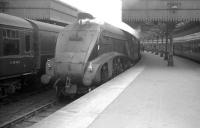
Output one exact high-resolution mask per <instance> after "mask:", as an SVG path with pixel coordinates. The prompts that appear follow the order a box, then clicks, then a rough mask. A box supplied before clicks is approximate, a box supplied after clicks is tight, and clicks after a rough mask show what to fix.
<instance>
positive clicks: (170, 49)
mask: <svg viewBox="0 0 200 128" xmlns="http://www.w3.org/2000/svg"><path fill="white" fill-rule="evenodd" d="M169 40H170V41H169V55H168V66H174V59H173V37H172V35H171V34H170V36H169Z"/></svg>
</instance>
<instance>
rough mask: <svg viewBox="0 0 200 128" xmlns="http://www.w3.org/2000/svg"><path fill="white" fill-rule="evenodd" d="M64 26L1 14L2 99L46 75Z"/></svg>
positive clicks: (0, 60) (0, 76)
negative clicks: (30, 78)
mask: <svg viewBox="0 0 200 128" xmlns="http://www.w3.org/2000/svg"><path fill="white" fill-rule="evenodd" d="M62 28H63V27H60V26H56V25H50V24H47V23H42V22H38V21H33V20H28V19H22V18H19V17H16V16H11V15H7V14H3V13H0V97H2V96H5V95H7V94H8V93H13V92H15V90H16V89H17V88H21V86H22V84H23V82H24V80H25V79H26V78H27V76H29V75H31V74H37V73H43V72H44V71H45V63H46V60H47V58H52V57H53V55H54V49H55V45H56V39H57V35H58V33H59V31H60V30H61V29H62Z"/></svg>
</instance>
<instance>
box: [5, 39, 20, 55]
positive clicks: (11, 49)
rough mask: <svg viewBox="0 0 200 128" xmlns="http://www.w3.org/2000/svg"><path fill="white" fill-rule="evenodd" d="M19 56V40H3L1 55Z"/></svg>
mask: <svg viewBox="0 0 200 128" xmlns="http://www.w3.org/2000/svg"><path fill="white" fill-rule="evenodd" d="M18 54H19V40H17V39H4V41H3V55H5V56H7V55H18Z"/></svg>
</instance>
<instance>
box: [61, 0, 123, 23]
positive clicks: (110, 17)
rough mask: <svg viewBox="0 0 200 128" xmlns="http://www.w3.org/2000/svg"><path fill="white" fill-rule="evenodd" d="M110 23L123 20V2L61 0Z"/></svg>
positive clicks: (118, 0) (116, 0) (111, 0)
mask: <svg viewBox="0 0 200 128" xmlns="http://www.w3.org/2000/svg"><path fill="white" fill-rule="evenodd" d="M60 1H62V2H64V3H67V4H69V5H71V6H74V7H76V8H77V9H79V10H81V11H84V12H88V13H90V14H92V15H93V16H94V17H97V18H99V19H101V20H104V21H106V22H109V23H113V22H114V23H115V22H119V21H121V19H122V16H121V15H122V12H121V11H122V9H121V8H122V2H121V0H60Z"/></svg>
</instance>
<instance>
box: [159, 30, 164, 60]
mask: <svg viewBox="0 0 200 128" xmlns="http://www.w3.org/2000/svg"><path fill="white" fill-rule="evenodd" d="M160 52H161V53H160V57H163V52H164V43H163V34H162V35H161V51H160Z"/></svg>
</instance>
